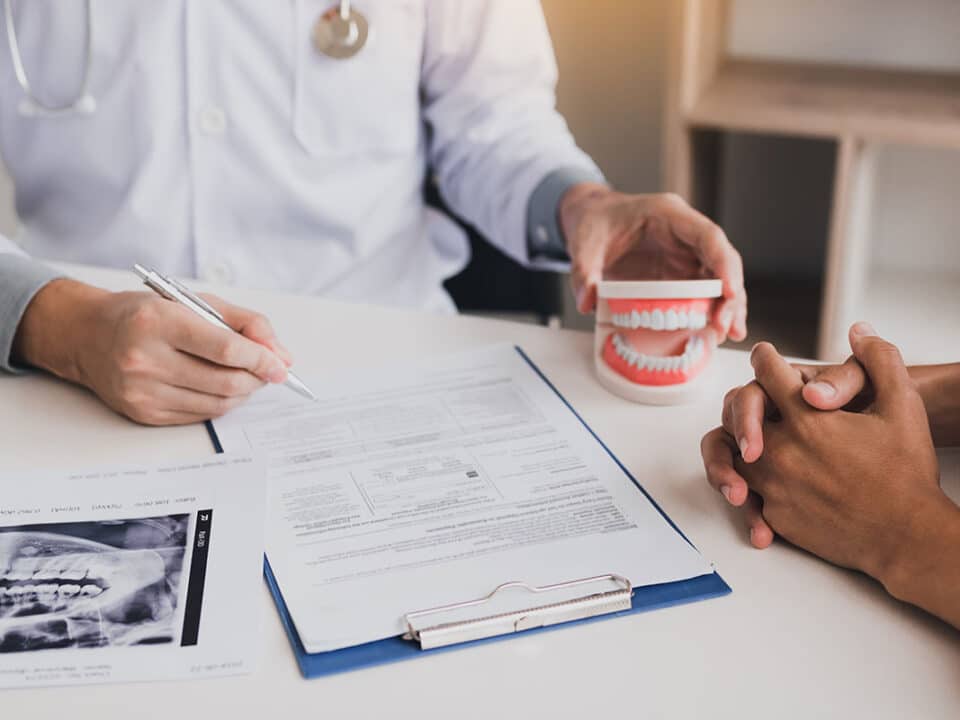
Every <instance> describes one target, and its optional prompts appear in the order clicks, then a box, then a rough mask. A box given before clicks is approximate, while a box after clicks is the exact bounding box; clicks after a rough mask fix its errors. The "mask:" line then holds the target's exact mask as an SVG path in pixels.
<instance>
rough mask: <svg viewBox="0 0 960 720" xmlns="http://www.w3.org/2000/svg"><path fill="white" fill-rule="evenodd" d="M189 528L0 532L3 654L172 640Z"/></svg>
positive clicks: (118, 525)
mask: <svg viewBox="0 0 960 720" xmlns="http://www.w3.org/2000/svg"><path fill="white" fill-rule="evenodd" d="M189 524H190V515H189V514H179V515H166V516H162V517H154V518H140V519H135V520H133V519H132V520H111V521H90V522H74V523H59V524H52V523H51V524H43V525H25V526H19V527H7V528H0V653H12V652H24V651H31V650H50V649H55V648H94V647H109V646H129V645H149V644H168V643H171V642H173V641H174V640H175V637H176V631H177V629H176V628H175V627H174V621H175V618H176V615H177V613H176V609H177V601H178V598H179V597H180V583H181V579H182V574H183V563H184V556H185V554H186V549H187V539H188V538H187V533H188V529H189Z"/></svg>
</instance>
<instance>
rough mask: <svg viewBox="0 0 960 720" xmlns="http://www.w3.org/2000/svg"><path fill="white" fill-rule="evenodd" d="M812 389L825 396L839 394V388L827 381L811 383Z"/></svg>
mask: <svg viewBox="0 0 960 720" xmlns="http://www.w3.org/2000/svg"><path fill="white" fill-rule="evenodd" d="M810 389H811V390H814V391H816V392H817V393H819V394H820V395H822V396H823V397H825V398H832V397H833V396H834V395H836V394H837V389H836V388H835V387H834V386H833V385H831V384H830V383H827V382H813V383H810Z"/></svg>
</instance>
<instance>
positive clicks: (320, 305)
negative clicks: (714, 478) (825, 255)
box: [0, 269, 960, 720]
mask: <svg viewBox="0 0 960 720" xmlns="http://www.w3.org/2000/svg"><path fill="white" fill-rule="evenodd" d="M74 274H75V275H76V276H77V277H81V278H82V279H85V280H88V281H90V282H95V283H97V284H100V285H103V286H105V287H110V288H115V289H118V288H121V287H128V288H133V287H135V286H136V283H135V280H134V279H133V277H132V275H127V274H124V273H113V272H105V271H93V270H89V269H75V273H74ZM223 294H224V295H225V296H228V297H230V299H232V300H234V301H235V302H239V303H242V304H245V305H248V306H250V307H255V308H258V309H259V310H261V311H263V312H265V313H267V314H268V315H269V316H270V317H271V318H272V319H273V321H274V323H275V325H276V327H277V329H278V331H279V333H280V336H281V337H282V338H283V340H284V342H285V343H286V344H287V345H288V346H289V347H290V348H291V350H292V351H293V353H294V355H295V356H296V359H297V363H298V365H299V366H300V367H304V368H305V367H315V368H329V369H331V370H334V369H337V368H343V367H347V366H356V365H359V364H362V363H369V364H371V365H376V364H379V363H382V362H383V361H385V359H386V356H393V357H396V358H398V359H399V358H406V357H412V356H416V355H417V354H420V353H428V352H447V351H453V350H457V349H462V348H466V347H470V346H479V345H482V344H486V343H492V342H510V343H516V344H519V345H521V346H522V347H523V348H524V349H525V350H526V351H527V352H528V353H529V354H530V355H531V357H533V359H534V360H535V361H536V362H537V363H538V364H539V365H540V367H541V368H543V370H544V371H545V372H546V374H547V375H548V376H549V377H550V378H551V379H552V380H553V381H554V382H555V383H556V384H557V386H558V387H559V388H560V389H561V391H562V392H563V393H564V394H565V395H566V396H567V398H569V400H570V401H571V402H572V403H573V405H574V406H575V407H576V408H577V409H578V410H579V411H580V412H581V413H582V414H583V416H584V417H585V419H586V420H587V421H588V422H589V423H590V424H591V425H592V426H593V427H594V428H595V429H596V430H597V432H598V433H599V434H600V435H601V437H603V438H604V439H605V440H606V441H607V442H608V443H609V445H610V446H611V448H612V449H613V450H614V452H615V453H616V454H617V455H619V457H620V458H621V459H622V460H623V461H624V462H625V463H626V464H627V465H628V466H629V467H630V469H631V470H632V471H633V472H634V473H635V475H636V476H637V477H638V478H639V479H640V481H641V482H642V483H643V484H644V485H645V486H646V488H647V489H648V490H649V491H650V492H651V493H652V494H653V496H654V497H655V498H656V499H657V500H658V502H660V503H661V505H662V506H663V508H664V510H666V512H667V513H668V514H669V515H670V516H671V517H672V518H673V519H674V520H676V522H677V523H678V524H679V526H680V527H681V528H682V529H683V530H684V531H685V532H686V533H687V534H688V536H689V537H690V538H691V539H692V540H693V542H694V543H695V544H696V545H697V546H698V547H699V548H700V549H701V550H702V552H703V553H704V554H705V555H706V556H707V557H708V558H710V559H711V560H713V561H714V562H716V564H717V566H718V568H719V570H720V572H721V574H722V575H723V577H724V579H726V580H727V582H729V583H730V585H731V586H732V587H733V595H731V596H728V597H726V598H721V599H718V600H710V601H706V602H699V603H695V604H692V605H686V606H682V607H677V608H672V609H668V610H662V611H657V612H651V613H645V614H640V615H633V616H630V617H626V618H620V619H615V620H608V621H605V622H599V623H594V624H590V625H584V626H577V627H570V628H565V629H560V630H556V631H554V632H549V633H543V634H539V635H536V636H532V637H523V636H518V637H516V638H514V639H512V640H509V641H505V642H500V643H492V644H488V645H483V646H480V647H475V648H469V649H465V650H462V651H458V652H452V653H444V654H440V655H436V656H433V657H425V658H423V659H420V660H417V661H412V662H403V663H399V664H396V665H389V666H383V667H380V668H375V669H371V670H365V671H360V672H354V673H348V674H345V675H339V676H334V677H330V678H325V679H317V680H310V681H306V680H303V679H302V678H301V677H300V674H299V672H298V670H297V667H296V664H295V662H294V660H293V655H292V653H291V651H290V647H289V645H288V643H287V638H286V636H285V635H284V633H283V630H282V628H281V626H280V622H279V620H278V618H277V614H276V613H275V612H274V609H273V604H272V602H271V601H270V599H269V596H268V594H267V592H266V590H264V592H263V609H262V612H263V617H262V625H263V632H262V635H263V655H262V664H261V669H260V670H259V671H258V672H257V673H256V674H254V675H247V676H240V677H234V678H224V679H216V680H203V681H193V682H184V683H176V684H172V683H155V684H137V685H107V686H91V687H86V688H55V689H45V690H24V691H7V692H2V693H0V716H2V717H4V718H11V719H12V718H31V720H34V719H38V718H56V719H57V720H60V718H63V717H82V718H96V719H97V720H107V719H108V718H121V717H122V718H127V717H137V718H147V717H150V718H153V717H156V718H163V719H164V720H170V719H171V718H174V719H179V718H187V717H191V718H192V717H206V718H217V719H218V720H219V719H220V718H268V717H273V718H282V717H285V716H286V714H287V713H289V714H290V717H295V718H320V717H326V718H336V719H337V720H344V719H345V718H353V717H358V718H360V717H363V718H374V717H380V718H389V717H403V718H406V717H411V718H413V717H416V718H440V719H442V720H451V719H452V718H457V719H458V720H459V719H460V718H483V719H484V720H496V719H497V718H504V719H507V718H509V719H511V720H512V719H513V718H523V719H526V718H541V717H542V718H553V717H556V718H570V717H576V718H595V719H597V720H599V719H601V718H621V717H640V718H660V717H664V718H666V717H670V718H677V717H680V718H707V717H709V718H736V720H744V718H753V717H758V718H760V717H765V718H778V719H783V718H804V719H805V720H806V719H808V718H815V717H817V718H819V717H842V718H847V719H849V718H861V717H871V718H880V717H889V718H906V717H911V718H924V719H925V720H929V719H932V718H956V717H958V716H960V633H957V632H956V631H954V630H952V629H951V628H949V627H948V626H946V625H944V624H942V623H940V622H938V621H936V620H933V619H931V618H929V617H927V616H926V615H924V614H923V613H921V612H919V611H916V610H914V609H912V608H909V607H906V606H902V605H900V604H899V603H897V602H895V601H894V600H891V599H890V598H889V597H887V596H886V595H885V594H884V593H883V591H882V589H881V588H880V586H878V585H877V584H875V583H874V582H872V581H870V580H868V579H867V578H865V577H862V576H859V575H857V574H854V573H851V572H846V571H843V570H838V569H836V568H834V567H831V566H829V565H827V564H826V563H823V562H821V561H819V560H817V559H815V558H813V557H811V556H809V555H807V554H805V553H803V552H800V551H798V550H795V549H792V548H789V547H786V546H785V545H783V544H779V543H778V544H776V545H775V546H774V547H773V548H771V549H769V550H765V551H762V552H761V551H757V550H753V549H751V548H750V546H749V544H748V542H747V540H746V537H745V533H744V531H743V530H742V527H741V525H740V521H739V519H738V518H737V517H736V515H735V514H734V513H733V512H732V511H730V510H728V509H727V508H726V507H725V505H724V503H723V501H722V498H720V497H719V495H717V494H716V493H714V492H713V491H712V490H710V489H709V488H708V486H707V485H706V483H705V481H704V477H703V470H702V467H701V464H700V454H699V439H700V437H701V435H702V434H703V433H704V432H705V431H706V430H707V429H709V428H710V427H711V426H713V425H715V424H716V421H717V419H718V417H719V410H720V402H721V398H722V395H723V392H724V390H725V389H726V388H728V387H730V386H732V385H734V384H737V383H741V382H743V381H744V380H745V379H746V378H747V377H748V376H749V368H748V363H747V358H746V355H745V354H742V353H734V352H723V353H721V354H720V356H719V359H718V362H719V366H720V368H719V369H720V372H719V373H718V376H719V377H718V378H717V381H716V383H715V384H714V386H713V387H712V388H711V391H710V393H709V397H707V398H706V399H705V400H704V402H703V404H701V405H698V406H691V407H683V408H647V407H639V406H636V405H631V404H628V403H626V402H624V401H621V400H619V399H617V398H615V397H613V396H611V395H609V394H607V393H606V392H605V391H604V390H603V389H601V388H600V386H599V385H598V384H597V383H596V382H595V381H594V379H593V375H592V361H591V355H590V353H591V337H590V336H589V335H587V334H581V333H574V332H566V331H556V330H547V329H543V328H537V327H531V326H527V325H519V324H513V323H507V322H499V321H490V320H480V319H476V318H457V317H433V316H423V315H418V314H412V313H403V312H397V311H392V310H384V309H378V308H372V307H360V306H347V305H340V304H332V303H329V302H324V301H319V300H315V299H303V298H294V297H285V296H277V295H272V294H265V293H257V292H252V291H239V290H233V289H231V290H229V291H224V292H223ZM211 452H212V448H211V447H210V443H209V440H208V438H207V434H206V432H205V431H204V429H203V428H202V427H199V426H195V427H186V428H165V429H149V428H144V427H138V426H136V425H133V424H131V423H128V422H127V421H125V420H123V419H121V418H119V417H117V416H115V415H113V414H111V413H110V412H109V411H107V410H105V409H104V408H103V407H101V406H100V405H99V404H98V402H97V401H96V400H95V399H94V398H93V397H92V396H91V395H90V394H88V393H86V392H84V391H82V390H79V389H77V388H73V387H70V386H67V385H65V384H62V383H59V382H56V381H54V380H51V379H49V378H46V377H40V376H32V377H22V378H9V377H5V378H0V457H2V463H3V468H4V471H6V470H7V469H8V468H10V467H11V466H12V465H16V466H20V467H31V466H45V467H52V466H58V467H76V466H77V465H95V464H104V463H115V462H126V461H133V462H137V461H153V460H157V459H166V458H169V457H172V456H188V457H189V456H198V455H203V454H207V453H211ZM951 459H952V460H955V459H956V458H955V457H954V458H951ZM5 474H6V473H5ZM946 482H947V483H949V485H950V489H951V491H952V492H954V496H955V497H956V495H957V494H956V491H957V490H960V473H958V472H956V470H955V469H951V470H950V476H949V477H948V478H947V480H946ZM0 491H2V490H0ZM253 624H254V623H252V625H253ZM239 630H240V631H242V632H255V630H254V629H253V628H250V629H245V628H241V629H239Z"/></svg>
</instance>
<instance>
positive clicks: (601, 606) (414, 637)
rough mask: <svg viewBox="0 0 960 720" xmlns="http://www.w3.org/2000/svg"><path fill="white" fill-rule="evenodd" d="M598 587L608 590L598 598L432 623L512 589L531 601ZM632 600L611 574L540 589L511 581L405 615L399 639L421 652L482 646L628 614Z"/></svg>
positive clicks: (629, 589)
mask: <svg viewBox="0 0 960 720" xmlns="http://www.w3.org/2000/svg"><path fill="white" fill-rule="evenodd" d="M600 583H607V584H610V585H612V586H613V587H612V588H610V589H608V590H604V591H601V592H592V593H589V594H587V595H583V596H580V597H576V598H572V599H565V600H558V601H556V602H552V603H546V604H543V605H537V606H534V607H530V608H527V609H524V610H513V611H509V612H500V613H494V614H489V615H483V616H480V617H473V618H467V619H457V620H449V621H447V622H442V621H437V617H438V616H441V615H444V614H449V613H456V612H457V611H462V610H467V609H470V608H473V607H478V606H480V605H486V604H489V603H491V602H492V601H493V600H494V598H495V596H497V595H498V594H500V593H502V592H504V591H506V590H510V589H513V588H519V589H523V590H526V591H527V592H529V593H532V594H534V595H543V594H549V593H556V592H562V591H564V590H569V589H570V588H576V587H581V586H584V585H597V584H600ZM632 597H633V585H632V583H631V582H630V581H629V580H628V579H627V578H625V577H623V576H622V575H615V574H613V573H610V574H608V575H597V576H594V577H589V578H581V579H579V580H569V581H567V582H562V583H556V584H554V585H543V586H539V587H538V586H533V585H528V584H527V583H524V582H519V581H513V582H508V583H504V584H503V585H499V586H498V587H496V588H494V589H493V591H491V592H490V593H489V594H488V595H486V596H484V597H482V598H478V599H476V600H467V601H465V602H459V603H453V604H451V605H441V606H440V607H435V608H430V609H428V610H417V611H416V612H411V613H407V614H406V615H405V616H404V624H405V625H406V626H407V632H406V633H405V634H404V636H403V638H404V639H405V640H411V641H417V642H419V643H420V649H421V650H430V649H432V648H439V647H445V646H447V645H455V644H458V643H464V642H470V641H471V640H481V639H483V638H489V637H495V636H497V635H507V634H510V633H517V632H523V631H524V630H532V629H533V628H539V627H547V626H549V625H558V624H560V623H565V622H571V621H573V620H583V619H586V618H591V617H596V616H598V615H608V614H610V613H615V612H621V611H624V610H629V609H630V607H631V598H632Z"/></svg>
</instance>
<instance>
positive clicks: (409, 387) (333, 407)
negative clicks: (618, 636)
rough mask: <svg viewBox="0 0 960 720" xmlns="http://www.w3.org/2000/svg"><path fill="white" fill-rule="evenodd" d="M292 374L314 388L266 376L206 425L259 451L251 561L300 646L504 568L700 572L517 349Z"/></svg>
mask: <svg viewBox="0 0 960 720" xmlns="http://www.w3.org/2000/svg"><path fill="white" fill-rule="evenodd" d="M305 380H306V381H307V382H308V383H309V384H310V386H311V387H312V388H314V390H315V391H316V392H317V395H318V397H319V398H320V401H319V402H317V403H310V402H304V401H301V400H299V399H298V398H296V397H295V396H294V395H293V394H292V393H290V392H289V390H286V389H285V388H280V387H274V388H269V389H267V390H265V391H263V392H261V393H259V394H258V395H257V396H255V397H254V398H253V399H252V400H251V402H250V403H248V404H247V405H246V406H244V407H242V408H240V409H238V410H236V411H235V412H233V413H231V414H230V415H229V416H228V417H225V418H223V419H221V420H217V421H216V422H215V428H216V431H217V434H218V436H219V439H220V442H221V444H222V445H223V448H224V449H225V451H227V452H250V451H251V450H252V451H254V452H255V453H258V454H261V455H262V457H263V459H264V460H265V462H266V464H267V467H268V494H269V507H268V519H267V559H268V561H269V562H270V564H271V567H272V569H273V572H274V574H275V576H276V579H277V582H278V583H279V586H280V589H281V591H282V593H283V597H284V600H285V601H286V604H287V606H288V609H289V610H290V613H291V616H292V618H293V621H294V624H295V625H296V628H297V632H298V634H299V635H300V639H301V641H302V642H303V644H304V647H305V648H306V650H307V651H308V652H322V651H328V650H335V649H338V648H343V647H349V646H353V645H357V644H360V643H365V642H370V641H373V640H379V639H383V638H387V637H393V636H397V635H401V634H403V632H404V631H405V630H406V627H405V625H404V622H403V619H404V616H405V614H406V613H408V612H413V611H417V610H423V609H426V608H431V607H436V606H438V605H445V604H448V603H455V602H460V601H463V600H471V599H474V598H479V597H483V596H484V595H486V594H487V593H489V592H490V591H491V590H492V589H493V588H494V587H496V586H498V585H500V584H501V583H504V582H507V581H514V580H518V581H523V582H526V583H528V584H531V585H548V584H553V583H559V582H564V581H567V580H572V579H577V578H584V577H592V576H595V575H602V574H605V573H616V574H619V575H622V576H624V577H627V578H629V579H630V580H631V581H632V582H633V584H634V586H641V585H651V584H656V583H663V582H670V581H675V580H681V579H688V578H692V577H697V576H700V575H705V574H709V573H711V572H713V569H712V567H711V565H710V564H709V563H708V562H707V561H706V560H705V559H704V558H703V557H702V556H701V555H700V553H699V552H697V550H696V549H694V548H693V547H691V546H690V545H689V544H688V543H687V542H686V541H685V540H684V539H683V538H682V537H681V536H680V535H679V533H677V532H676V530H674V529H673V528H672V527H671V526H670V525H669V524H668V522H667V521H666V520H665V519H664V518H663V516H662V515H661V514H660V513H659V512H658V511H657V509H656V508H655V507H654V506H653V505H652V503H651V502H650V501H649V500H648V499H647V498H646V496H645V495H644V494H643V493H642V492H640V490H639V489H638V488H637V487H636V485H635V484H634V483H633V481H632V480H631V479H630V477H629V476H628V475H627V474H626V473H625V472H624V470H623V469H621V468H620V466H619V465H618V464H617V463H616V462H615V461H614V460H613V459H612V457H611V456H610V455H609V453H608V452H607V451H606V450H605V449H604V448H603V446H602V445H601V444H600V442H599V441H598V440H597V439H596V438H595V437H594V436H593V435H592V434H591V433H590V431H589V430H588V429H587V428H586V427H585V426H584V425H583V424H582V423H581V422H580V420H579V419H578V418H577V417H576V415H575V414H574V413H573V412H572V411H571V409H570V408H569V407H568V406H567V405H566V404H565V402H564V401H563V400H562V399H561V398H560V397H559V396H558V395H557V394H556V393H555V392H554V390H553V389H552V388H551V387H550V386H549V385H548V384H547V382H545V380H544V379H543V378H542V377H541V376H540V375H539V374H538V373H537V371H536V370H534V368H533V367H532V366H531V365H530V364H529V363H528V362H527V360H526V359H525V358H524V357H523V356H522V355H521V354H520V352H519V351H518V350H517V349H516V348H513V347H509V346H496V347H492V348H484V349H482V350H479V351H471V352H470V353H467V354H456V355H454V356H450V357H446V358H440V359H436V360H433V361H431V362H429V363H425V364H423V365H420V366H418V367H412V368H409V369H403V368H398V367H397V366H391V369H390V371H389V372H370V371H367V372H364V373H356V374H354V375H352V376H351V375H346V376H338V377H336V378H335V379H330V378H328V379H327V380H326V381H325V380H324V379H323V378H322V377H320V376H314V377H306V378H305ZM518 601H519V602H525V603H526V605H519V606H518V607H517V608H516V609H520V608H523V607H526V606H528V605H529V597H520V598H518Z"/></svg>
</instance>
